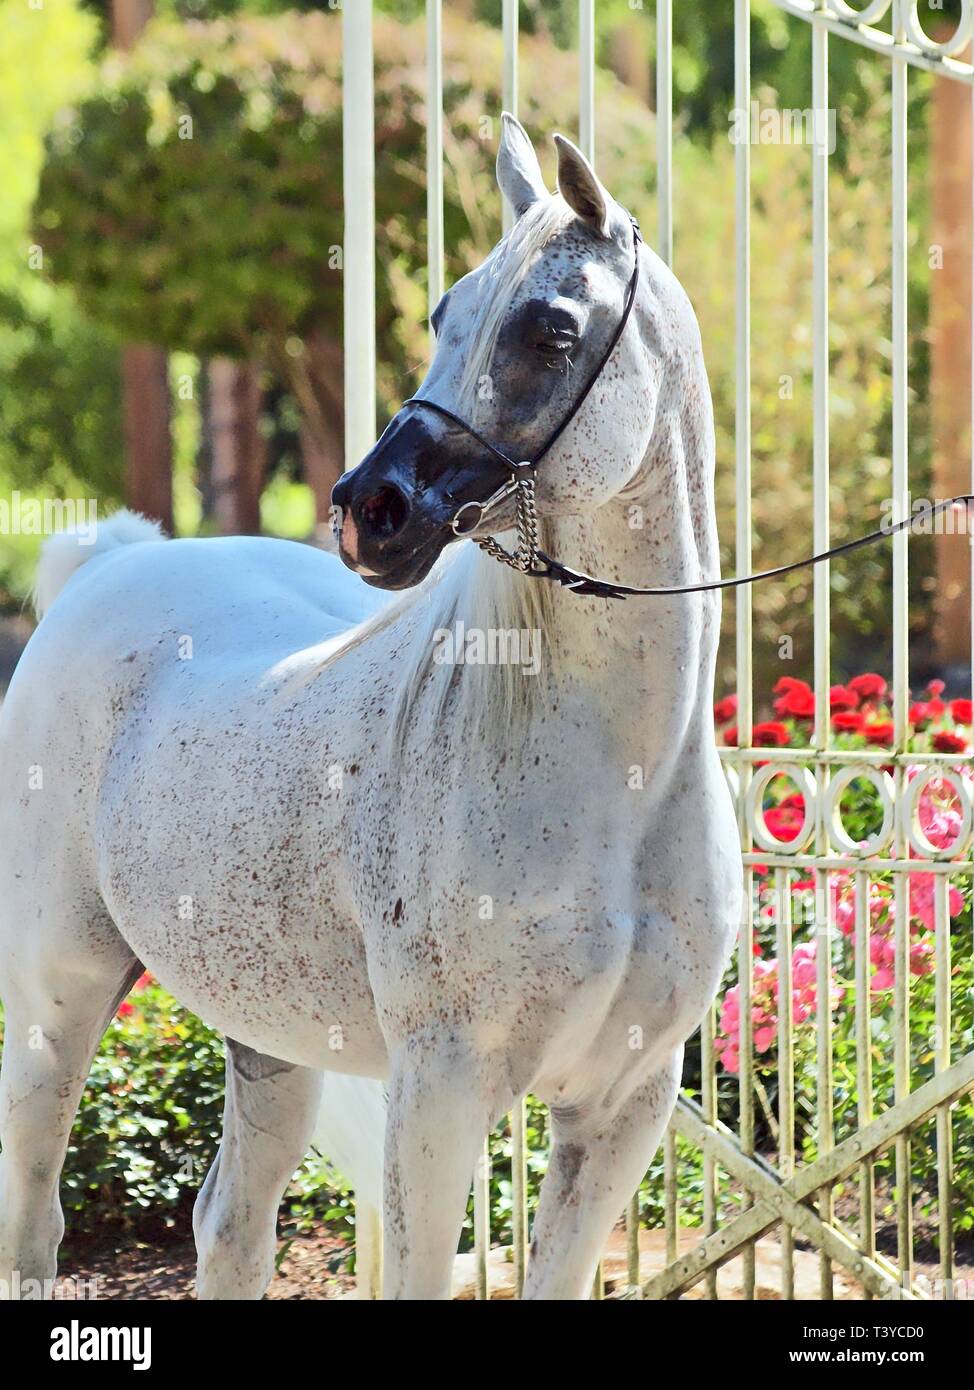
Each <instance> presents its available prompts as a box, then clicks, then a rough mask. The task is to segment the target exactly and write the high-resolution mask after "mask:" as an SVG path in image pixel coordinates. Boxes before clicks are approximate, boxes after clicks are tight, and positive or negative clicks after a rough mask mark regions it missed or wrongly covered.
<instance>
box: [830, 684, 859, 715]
mask: <svg viewBox="0 0 974 1390" xmlns="http://www.w3.org/2000/svg"><path fill="white" fill-rule="evenodd" d="M858 703H859V696H858V695H857V694H856V692H855V691H854V690H850V689H849V687H848V686H847V685H833V686H832V688H831V690H830V691H829V708H830V709H833V710H840V709H855V707H856V705H858Z"/></svg>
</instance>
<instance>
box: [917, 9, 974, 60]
mask: <svg viewBox="0 0 974 1390" xmlns="http://www.w3.org/2000/svg"><path fill="white" fill-rule="evenodd" d="M972 19H974V13H972V4H971V0H961V4H960V19H959V20H958V22H957V28H956V29H955V30H954V32H953V33H952V34H951V35H950V36H949V38H946V39H941V40H940V41H937V40H935V39H932V38H930V36H929V35H928V34H927V32H926V31H925V29H924V27H923V25H922V24H921V23H920V13H919V0H910V3H909V4H908V5H907V6H906V32H907V35H908V36H909V38H910V39H911V40H912V42H913V43H915V44H916V46H917V48H922V49H923V51H924V53H930V54H933V55H934V56H935V57H938V58H950V57H952V56H953V55H954V54H955V53H959V52H960V50H961V49H962V48H964V47H965V46H966V45H967V44H968V43H969V42H970V39H971V31H972V27H974V25H972Z"/></svg>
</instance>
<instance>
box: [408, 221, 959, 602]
mask: <svg viewBox="0 0 974 1390" xmlns="http://www.w3.org/2000/svg"><path fill="white" fill-rule="evenodd" d="M629 221H630V222H631V224H632V253H633V264H632V275H631V276H630V277H629V286H628V289H627V290H626V302H625V304H624V306H623V309H622V314H621V316H620V318H619V322H618V323H617V324H616V327H615V331H614V332H613V334H612V337H611V338H610V339H609V342H608V345H607V346H606V349H605V351H604V352H603V354H602V356H601V357H600V358H599V361H598V364H597V365H596V367H595V369H594V371H593V372H592V374H591V375H590V376H589V379H588V381H587V382H586V383H585V386H584V388H583V390H582V392H581V394H580V395H579V396H578V397H577V399H576V400H575V403H574V405H573V406H572V407H571V409H570V410H569V412H568V414H567V415H565V416H564V418H563V419H562V420H561V421H560V422H559V424H558V425H557V426H556V428H555V429H554V430H553V431H552V433H551V434H550V435H549V436H548V438H547V439H546V440H545V442H544V444H542V446H541V448H540V449H539V450H538V452H537V453H536V454H535V455H534V457H533V458H531V459H524V460H522V461H521V462H520V463H517V462H515V460H514V459H512V458H511V457H510V456H509V455H508V454H506V453H505V452H504V451H503V449H499V448H498V447H497V445H496V444H493V443H491V441H490V440H489V439H487V438H485V436H484V435H482V434H481V433H480V431H479V430H477V429H475V428H474V427H473V425H471V424H470V423H469V422H468V421H467V420H464V419H463V418H462V417H461V416H459V415H456V414H455V413H454V412H453V411H452V410H448V409H447V408H446V406H444V405H438V404H437V403H436V401H430V400H426V399H425V397H420V396H411V397H410V399H409V400H408V401H404V402H403V407H404V408H405V406H407V405H414V406H420V407H422V408H423V409H424V410H432V411H434V412H435V413H436V414H437V415H441V416H442V417H443V418H444V419H445V420H449V421H450V423H451V424H454V425H457V426H458V427H459V428H460V429H462V430H465V431H466V432H467V434H469V435H471V436H472V438H474V439H476V441H477V443H478V444H480V445H481V446H482V447H483V448H484V449H486V450H487V452H488V453H489V454H491V455H493V457H494V458H495V459H497V461H498V463H501V464H503V465H504V467H505V468H506V469H508V470H509V472H510V474H511V477H510V479H509V480H508V481H507V482H506V483H503V484H502V485H501V486H500V487H499V488H498V489H497V491H496V492H494V493H492V494H491V496H490V497H488V498H486V500H485V501H483V502H464V504H463V505H462V506H461V507H460V508H459V509H458V511H457V512H456V514H455V515H454V517H453V520H452V521H451V523H450V526H451V529H452V531H453V534H454V535H456V536H467V535H470V533H471V532H472V531H475V530H476V529H477V527H478V526H479V525H480V523H481V522H482V521H483V519H484V517H485V516H488V515H489V514H490V513H491V512H492V511H494V510H495V508H497V507H499V506H500V504H501V503H502V502H504V501H506V500H507V498H508V497H512V496H513V498H514V519H515V527H516V530H517V546H516V548H515V549H514V551H513V552H512V551H509V550H505V549H504V547H503V546H502V545H501V544H500V542H499V541H497V540H495V539H494V537H493V536H470V538H471V540H472V541H473V542H474V544H475V545H478V546H479V547H480V549H481V550H483V551H484V552H485V553H486V554H487V555H490V556H492V557H493V558H494V559H495V560H499V561H500V562H501V563H502V564H504V565H509V566H510V567H511V569H515V570H518V571H519V573H521V574H524V575H526V576H527V577H528V578H530V579H550V580H553V581H554V582H555V583H556V584H561V585H562V586H563V587H564V588H566V589H571V590H572V592H573V593H576V594H585V595H589V596H591V597H594V598H607V599H608V598H616V599H625V598H629V597H633V596H635V597H647V598H664V597H667V596H670V595H678V594H702V593H708V592H710V591H711V590H714V589H737V588H740V587H741V586H742V585H744V584H755V583H757V582H758V581H759V580H762V579H777V578H780V577H781V576H782V575H785V574H791V573H792V572H793V571H795V570H800V569H806V568H807V567H808V566H810V565H819V564H821V563H822V562H823V561H824V560H831V559H833V558H834V557H835V556H836V555H845V554H848V553H849V552H850V551H853V550H860V549H861V548H862V547H863V546H866V545H872V544H873V543H874V542H876V541H880V540H883V539H885V537H887V536H895V535H896V534H897V532H899V531H906V530H909V529H912V527H913V526H915V525H917V524H919V523H920V521H921V520H922V521H926V520H927V519H928V518H930V517H933V516H936V515H937V513H938V512H942V511H945V510H946V509H947V508H948V507H955V506H959V505H960V504H962V503H966V504H967V505H968V506H970V505H971V504H974V493H964V494H961V495H960V496H958V497H947V498H945V499H944V500H943V501H941V502H936V503H933V504H932V505H931V506H929V507H924V508H923V509H922V510H921V511H920V512H918V513H917V514H916V515H913V516H909V517H907V518H906V519H905V520H903V521H897V522H895V523H893V524H892V525H889V526H883V527H881V528H880V529H879V530H878V531H870V532H869V534H868V535H866V536H860V537H859V538H858V539H857V540H854V541H846V542H845V544H844V545H837V546H833V548H832V549H831V550H823V551H822V552H821V554H819V555H808V556H806V557H805V559H803V560H792V561H791V562H790V563H789V564H786V565H778V566H776V567H775V568H774V569H769V570H760V571H759V572H757V573H756V574H745V575H740V576H737V577H735V578H733V579H711V580H709V581H707V582H705V583H702V584H679V585H666V586H662V587H658V588H648V589H642V588H638V587H636V586H634V585H629V584H614V583H612V582H611V581H610V580H607V579H597V578H595V576H594V575H591V574H584V573H582V572H581V571H580V570H573V569H570V568H569V566H568V565H562V564H560V563H559V562H558V561H557V560H553V559H552V558H551V556H550V555H546V554H545V553H544V551H543V550H541V549H540V548H539V545H538V510H537V504H536V501H535V491H534V488H535V474H536V473H537V470H538V465H539V464H540V462H541V460H542V459H543V458H544V456H545V455H546V454H547V453H548V452H549V451H550V450H551V448H552V447H553V446H554V445H555V443H556V442H557V441H558V440H559V439H560V438H561V436H562V434H564V432H565V430H566V429H567V428H568V426H569V425H570V424H571V422H572V421H573V420H574V418H575V416H576V415H577V414H578V412H579V411H580V410H581V408H582V406H583V405H584V404H585V401H586V400H587V399H588V396H589V394H590V393H591V391H592V388H593V387H594V386H595V383H596V382H597V381H598V379H599V377H600V376H601V375H602V373H603V372H604V371H605V369H606V367H607V366H608V363H609V359H610V358H611V357H612V354H613V353H614V352H615V350H616V348H617V347H618V345H619V340H620V338H621V337H622V335H623V333H624V332H625V330H626V325H627V324H628V322H629V316H630V315H631V313H632V307H633V304H634V303H635V302H636V291H637V289H638V287H639V244H640V242H641V241H642V234H641V233H640V230H639V223H638V222H637V221H636V219H635V218H634V217H633V216H632V215H631V214H629Z"/></svg>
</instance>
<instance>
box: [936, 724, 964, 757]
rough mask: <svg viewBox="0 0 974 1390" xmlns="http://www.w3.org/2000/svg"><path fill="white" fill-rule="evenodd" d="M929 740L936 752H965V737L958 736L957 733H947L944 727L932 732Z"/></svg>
mask: <svg viewBox="0 0 974 1390" xmlns="http://www.w3.org/2000/svg"><path fill="white" fill-rule="evenodd" d="M931 742H932V743H933V746H934V748H936V750H937V752H938V753H966V752H967V739H966V738H960V737H959V736H958V735H957V734H949V733H948V732H947V730H946V729H941V731H940V732H939V733H937V734H934V736H933V739H932V740H931Z"/></svg>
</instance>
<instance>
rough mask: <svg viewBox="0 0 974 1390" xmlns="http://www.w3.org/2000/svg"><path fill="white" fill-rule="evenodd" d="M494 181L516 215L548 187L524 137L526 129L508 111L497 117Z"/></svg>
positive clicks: (529, 142)
mask: <svg viewBox="0 0 974 1390" xmlns="http://www.w3.org/2000/svg"><path fill="white" fill-rule="evenodd" d="M497 182H498V185H499V186H500V190H501V192H502V193H503V195H504V197H505V198H506V199H507V201H508V202H509V203H510V205H511V207H512V208H513V209H514V215H515V216H516V217H520V216H521V213H522V212H527V210H528V208H529V207H530V206H531V204H532V203H536V202H537V201H538V199H539V198H547V196H548V190H547V188H545V185H544V179H543V178H542V177H541V165H540V164H539V163H538V156H537V155H536V154H535V152H534V146H533V145H532V144H531V141H530V140H529V139H528V134H527V131H526V130H525V129H524V127H523V126H522V125H521V123H520V121H518V120H516V119H515V118H514V117H513V116H512V115H511V114H510V113H509V112H508V111H505V112H504V114H503V115H502V116H501V143H500V148H499V149H498V151H497Z"/></svg>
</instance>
